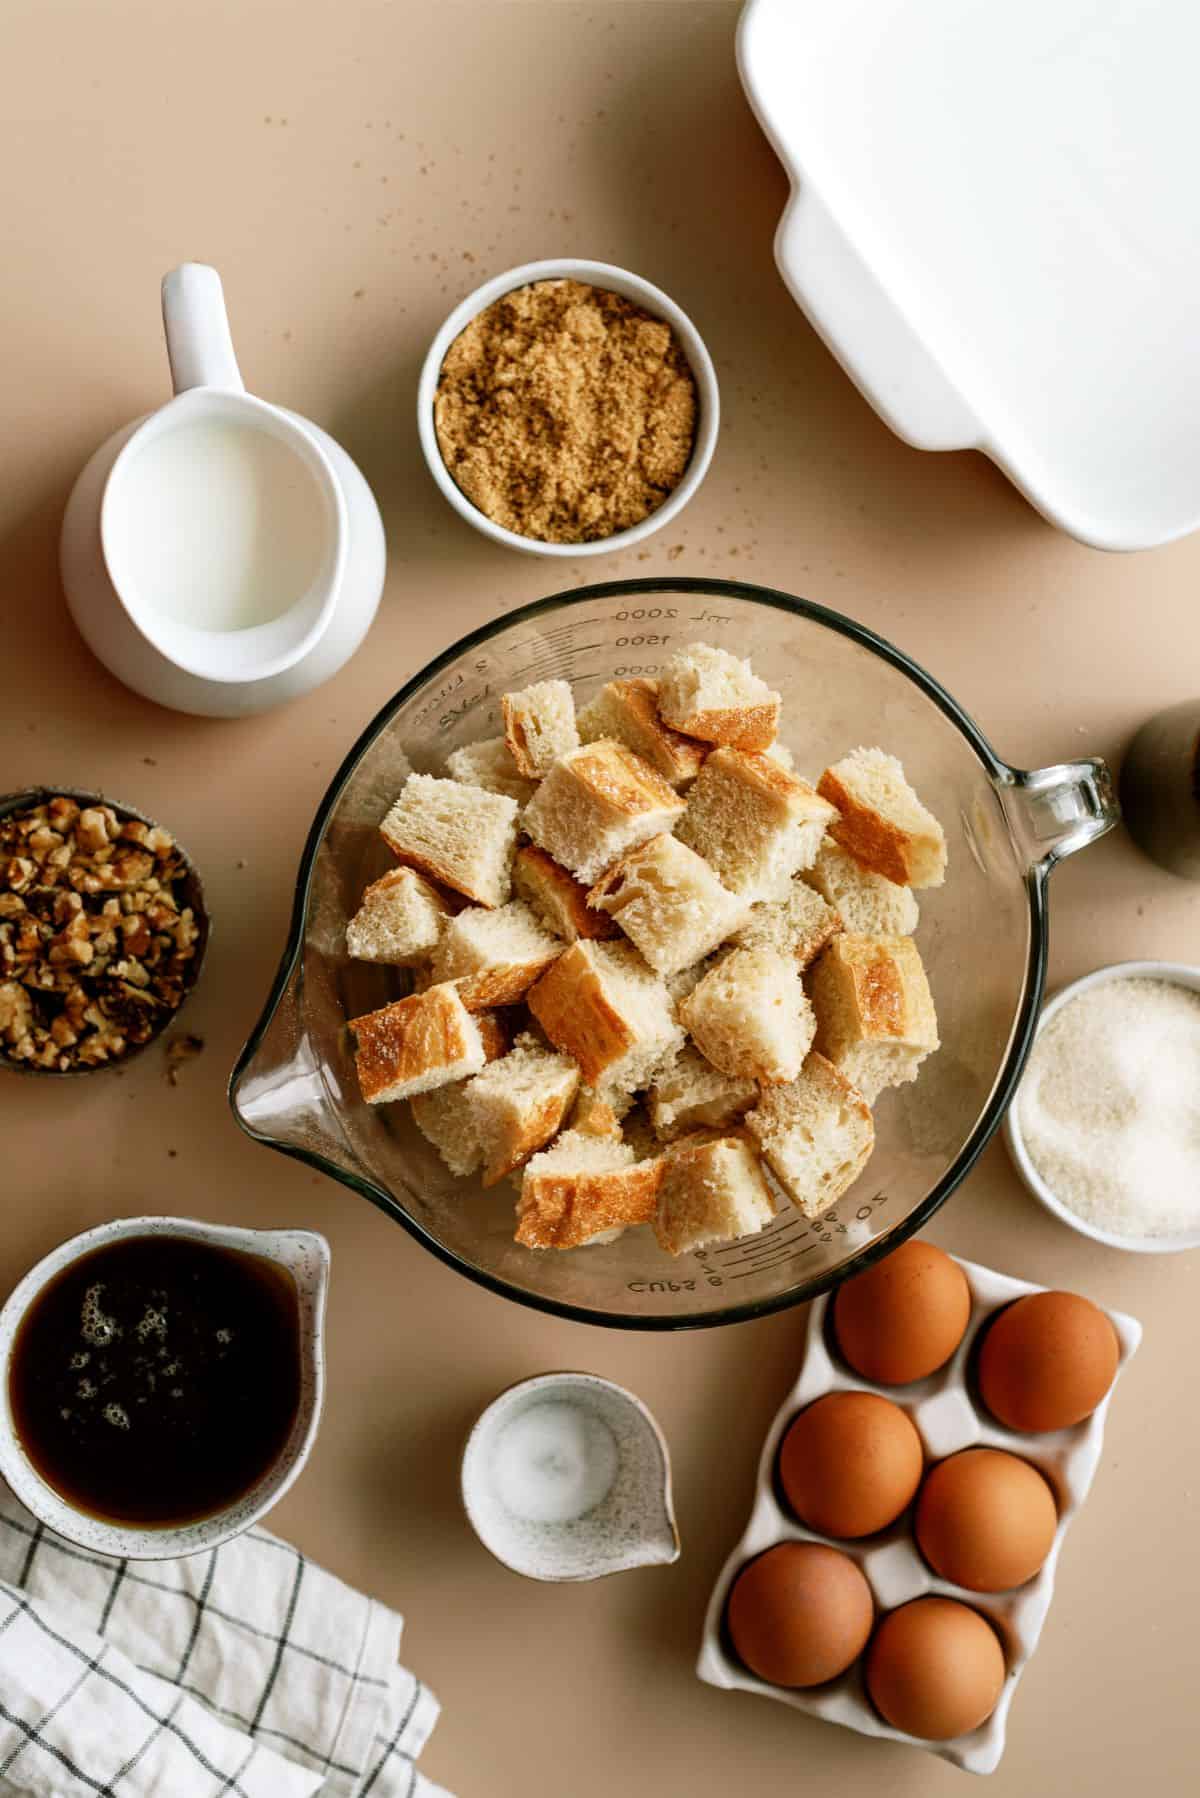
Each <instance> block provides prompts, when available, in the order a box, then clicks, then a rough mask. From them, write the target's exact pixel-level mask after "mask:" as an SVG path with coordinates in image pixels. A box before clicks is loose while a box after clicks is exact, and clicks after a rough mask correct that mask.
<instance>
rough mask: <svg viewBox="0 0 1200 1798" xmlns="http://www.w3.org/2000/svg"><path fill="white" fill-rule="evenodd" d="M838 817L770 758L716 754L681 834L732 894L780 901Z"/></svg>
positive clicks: (696, 789)
mask: <svg viewBox="0 0 1200 1798" xmlns="http://www.w3.org/2000/svg"><path fill="white" fill-rule="evenodd" d="M535 803H536V801H535ZM835 816H836V813H835V812H834V809H833V807H832V806H831V805H830V804H829V803H828V801H827V800H824V799H822V798H821V797H820V796H819V794H818V793H817V792H816V791H815V790H814V789H813V788H812V787H810V786H809V784H808V782H807V781H806V780H801V779H800V777H799V776H798V775H796V774H791V773H789V772H788V770H787V769H786V768H784V767H782V766H781V764H780V763H779V762H777V761H774V760H773V759H772V758H771V757H770V756H769V755H750V754H747V753H746V752H745V751H744V750H741V749H715V750H714V751H713V753H712V754H711V755H710V756H709V758H708V760H707V761H706V762H705V764H704V766H703V768H701V770H700V773H699V774H698V775H697V777H696V781H695V784H694V785H693V787H692V789H691V792H690V793H689V794H688V803H687V810H686V812H685V813H684V815H683V817H682V818H681V819H680V821H679V824H678V827H677V830H676V835H677V836H678V837H679V838H680V840H681V841H682V842H684V843H686V844H687V845H688V846H689V848H691V849H694V850H695V851H696V853H697V854H698V855H702V856H703V857H704V859H705V861H707V862H709V863H711V865H712V867H713V868H714V870H715V871H716V874H717V877H718V879H719V880H720V881H721V884H722V885H723V886H726V887H728V888H729V890H730V892H731V893H738V894H741V895H742V896H743V897H745V898H748V899H783V898H786V897H787V894H788V891H789V883H790V881H791V878H792V875H793V874H795V873H797V872H798V870H800V869H802V868H807V867H809V866H810V865H811V864H812V862H813V860H814V859H815V857H816V853H817V850H818V848H819V847H820V843H821V838H822V837H823V836H824V834H825V832H826V830H827V829H828V827H829V826H830V824H831V823H832V822H833V819H834V818H835Z"/></svg>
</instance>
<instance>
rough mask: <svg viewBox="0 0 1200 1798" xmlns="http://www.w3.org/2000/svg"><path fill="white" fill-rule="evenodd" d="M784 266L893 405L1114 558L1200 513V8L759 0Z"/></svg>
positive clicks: (746, 71)
mask: <svg viewBox="0 0 1200 1798" xmlns="http://www.w3.org/2000/svg"><path fill="white" fill-rule="evenodd" d="M738 55H739V64H740V68H741V74H742V79H743V82H744V84H745V87H746V91H747V94H748V95H749V97H750V101H751V104H752V105H753V106H754V108H755V110H756V112H757V113H758V116H759V118H760V120H761V122H762V125H763V127H764V129H765V130H766V132H767V134H768V136H769V137H770V139H771V141H772V143H773V144H774V147H775V149H776V151H777V152H778V154H779V156H780V158H781V160H782V161H783V163H784V165H785V167H786V169H787V171H788V173H789V175H790V176H791V179H792V183H793V193H792V199H791V201H790V203H789V205H788V208H787V210H786V212H785V213H784V216H783V219H782V221H781V223H780V228H779V235H778V238H777V241H776V255H777V258H778V261H779V266H780V269H781V271H782V273H783V277H784V279H785V281H786V282H787V284H788V286H789V288H790V289H791V291H792V293H793V295H794V296H795V298H796V300H797V301H798V302H799V304H800V305H801V307H803V309H804V311H805V312H806V313H807V314H808V316H809V318H810V319H811V321H812V323H813V324H814V326H815V327H816V329H817V330H818V331H819V332H820V334H821V335H822V337H823V338H824V339H825V341H826V342H827V343H828V345H829V347H830V348H831V349H832V351H833V353H834V354H835V355H836V356H837V357H838V359H839V360H840V361H841V363H842V364H843V366H844V367H845V368H846V370H847V371H848V373H849V374H850V375H851V376H852V378H853V379H854V380H855V382H856V383H857V384H858V386H859V387H860V388H861V389H862V391H863V392H864V393H865V395H866V396H867V398H868V399H869V400H870V401H871V402H872V404H873V405H874V406H875V407H876V409H877V410H878V411H879V412H880V413H881V414H882V416H883V417H884V418H885V419H886V420H887V422H888V424H890V425H891V427H892V429H893V430H895V431H896V432H898V434H899V435H900V436H901V437H904V438H905V439H907V441H908V442H910V443H913V444H915V445H917V447H919V448H922V449H965V448H972V447H973V448H978V449H981V450H983V451H984V453H985V454H987V455H989V456H990V457H992V459H993V460H994V461H995V462H997V463H998V464H999V466H1000V467H1001V468H1003V469H1004V470H1005V472H1006V473H1007V474H1008V475H1009V476H1010V477H1011V479H1012V480H1013V481H1014V482H1015V483H1016V485H1017V486H1018V487H1019V488H1020V489H1021V490H1022V492H1024V493H1025V495H1026V496H1027V497H1028V498H1029V499H1030V500H1031V501H1032V502H1033V504H1034V505H1035V506H1037V507H1038V508H1039V510H1040V511H1042V512H1043V513H1044V514H1045V516H1046V517H1047V518H1049V519H1050V520H1051V521H1052V522H1053V523H1055V524H1057V525H1059V526H1060V527H1061V528H1062V529H1063V530H1065V531H1068V532H1070V534H1071V535H1072V536H1074V537H1078V538H1080V539H1081V540H1082V541H1083V542H1085V543H1090V544H1094V545H1096V546H1097V547H1100V548H1105V549H1141V548H1147V547H1149V546H1151V545H1154V544H1158V543H1165V542H1168V541H1169V540H1170V539H1172V538H1175V537H1179V536H1182V535H1184V534H1185V533H1186V532H1188V531H1191V530H1193V529H1195V527H1196V526H1197V525H1198V524H1200V352H1198V350H1197V343H1196V329H1195V320H1196V318H1197V316H1200V235H1198V234H1197V233H1196V230H1195V223H1194V210H1195V207H1194V197H1193V191H1192V190H1193V187H1194V182H1195V171H1196V168H1197V167H1198V166H1200V108H1197V106H1196V103H1195V92H1194V90H1195V70H1196V68H1197V66H1198V64H1200V8H1196V7H1193V6H1189V5H1188V4H1187V0H1108V4H1106V5H1104V6H1099V5H1097V4H1096V0H1008V4H1006V5H1004V6H997V5H996V4H995V3H994V0H921V4H920V5H919V6H916V5H912V4H909V3H906V0H840V3H839V4H838V5H837V6H829V5H825V4H822V5H818V4H817V3H816V0H747V5H746V7H745V10H744V12H743V14H742V20H741V27H740V32H739V44H738Z"/></svg>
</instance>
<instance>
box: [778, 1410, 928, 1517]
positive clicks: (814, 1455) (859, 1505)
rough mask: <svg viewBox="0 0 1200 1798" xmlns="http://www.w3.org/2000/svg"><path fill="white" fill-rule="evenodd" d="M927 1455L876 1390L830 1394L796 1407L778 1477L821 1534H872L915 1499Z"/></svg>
mask: <svg viewBox="0 0 1200 1798" xmlns="http://www.w3.org/2000/svg"><path fill="white" fill-rule="evenodd" d="M924 1461H925V1457H924V1454H923V1452H922V1448H921V1438H920V1436H918V1434H917V1430H916V1426H915V1424H914V1423H913V1421H912V1419H911V1418H910V1417H909V1416H908V1414H907V1413H906V1412H904V1411H902V1410H901V1409H900V1407H899V1405H894V1404H893V1403H892V1401H891V1399H887V1398H880V1396H879V1394H878V1393H877V1392H830V1393H827V1394H826V1396H825V1397H824V1398H819V1399H817V1401H816V1403H815V1404H812V1405H809V1406H808V1407H807V1409H806V1410H804V1411H801V1413H800V1415H799V1417H797V1418H796V1419H795V1421H794V1422H793V1423H792V1424H790V1425H789V1427H788V1432H787V1435H786V1436H785V1437H784V1439H783V1445H782V1447H781V1448H780V1451H779V1480H780V1484H781V1485H782V1487H783V1490H784V1492H785V1494H786V1495H787V1501H788V1503H789V1504H790V1505H791V1507H792V1509H793V1511H795V1513H796V1515H797V1517H799V1519H800V1521H801V1522H802V1523H807V1524H808V1526H809V1528H810V1529H814V1530H819V1531H820V1532H821V1534H822V1535H823V1536H870V1535H872V1534H873V1533H874V1532H875V1531H876V1530H882V1529H886V1528H887V1526H888V1524H889V1523H892V1522H893V1521H894V1520H895V1519H896V1518H897V1517H899V1515H900V1513H901V1511H902V1510H903V1509H904V1507H905V1505H907V1504H910V1503H911V1502H912V1497H913V1494H914V1493H915V1492H916V1490H917V1487H918V1485H919V1484H920V1480H921V1472H922V1469H923V1467H924Z"/></svg>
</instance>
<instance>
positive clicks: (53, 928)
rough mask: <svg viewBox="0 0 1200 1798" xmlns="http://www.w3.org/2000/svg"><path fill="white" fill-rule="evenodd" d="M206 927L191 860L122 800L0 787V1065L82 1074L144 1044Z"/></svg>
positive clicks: (173, 1001)
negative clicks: (4, 792)
mask: <svg viewBox="0 0 1200 1798" xmlns="http://www.w3.org/2000/svg"><path fill="white" fill-rule="evenodd" d="M208 928H209V925H208V912H207V910H206V908H205V905H204V891H203V888H202V886H201V883H200V876H199V875H198V874H197V872H196V870H195V868H194V867H193V865H192V862H191V859H190V858H189V856H188V855H187V854H186V853H185V851H184V850H183V849H182V848H181V847H180V845H179V844H178V843H177V842H176V841H175V839H174V837H173V836H172V835H171V834H170V832H169V831H166V830H163V829H161V828H160V826H159V825H157V824H155V823H154V822H153V820H152V819H150V818H146V817H144V816H143V815H142V813H141V812H138V811H135V810H134V809H133V807H132V806H128V805H118V804H117V803H116V802H115V801H113V800H110V799H104V798H102V797H101V796H100V795H99V794H96V793H80V792H75V791H72V790H69V789H66V788H62V787H35V788H33V789H31V790H30V791H28V792H24V793H9V794H7V795H6V796H4V797H2V798H0V1070H4V1071H9V1072H13V1073H23V1074H58V1075H62V1074H87V1073H94V1072H95V1071H96V1069H97V1068H105V1067H114V1066H121V1065H123V1064H124V1063H125V1062H127V1061H128V1060H129V1058H130V1057H131V1056H132V1055H137V1054H139V1053H140V1052H141V1051H142V1050H143V1049H145V1048H148V1047H149V1045H150V1044H151V1043H152V1042H153V1041H154V1040H155V1038H156V1037H157V1036H158V1035H159V1034H160V1033H161V1031H163V1030H164V1029H165V1028H166V1026H167V1025H168V1024H169V1023H170V1022H171V1021H172V1020H173V1019H174V1018H175V1017H176V1016H177V1014H178V1012H179V1008H180V1006H181V1005H182V1004H183V1002H184V1000H185V999H186V998H187V996H188V994H189V993H190V991H191V990H192V988H193V987H194V986H195V984H196V981H197V979H198V978H199V974H200V969H201V966H202V964H203V961H204V951H205V948H206V946H207V943H208Z"/></svg>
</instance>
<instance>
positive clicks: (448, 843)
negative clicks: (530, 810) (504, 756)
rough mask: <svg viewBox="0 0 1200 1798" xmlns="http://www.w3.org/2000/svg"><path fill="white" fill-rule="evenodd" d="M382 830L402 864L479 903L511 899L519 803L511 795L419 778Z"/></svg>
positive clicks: (410, 780)
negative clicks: (509, 897)
mask: <svg viewBox="0 0 1200 1798" xmlns="http://www.w3.org/2000/svg"><path fill="white" fill-rule="evenodd" d="M379 828H380V831H381V832H382V835H383V839H384V842H385V843H386V844H387V845H388V848H389V849H390V850H391V851H392V854H393V855H394V856H395V857H396V858H397V860H398V861H402V862H404V863H405V864H406V866H408V867H410V868H416V869H417V871H418V873H421V874H425V875H427V876H428V877H429V878H430V879H431V880H437V881H440V882H441V884H442V885H443V886H448V887H452V888H453V889H454V891H455V892H456V893H462V894H463V895H464V897H466V898H467V899H472V900H474V902H475V904H476V905H503V904H504V902H505V900H506V899H507V898H508V896H509V893H510V891H511V890H512V882H511V868H512V859H513V852H514V850H515V849H516V846H517V802H516V800H515V799H510V798H509V797H508V795H507V794H505V793H488V792H485V791H484V789H483V788H482V787H470V786H466V785H464V783H463V782H462V781H457V780H438V779H437V778H436V777H435V776H434V775H432V774H413V775H410V776H409V778H408V780H406V781H405V783H404V786H403V787H402V788H401V791H400V797H399V799H397V801H396V803H395V805H393V807H392V809H391V811H390V812H389V813H388V815H387V817H386V818H385V819H384V820H383V823H382V824H381V825H380V826H379Z"/></svg>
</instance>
